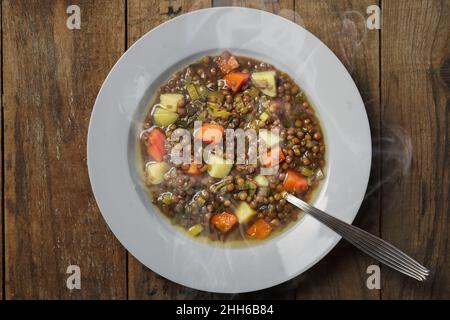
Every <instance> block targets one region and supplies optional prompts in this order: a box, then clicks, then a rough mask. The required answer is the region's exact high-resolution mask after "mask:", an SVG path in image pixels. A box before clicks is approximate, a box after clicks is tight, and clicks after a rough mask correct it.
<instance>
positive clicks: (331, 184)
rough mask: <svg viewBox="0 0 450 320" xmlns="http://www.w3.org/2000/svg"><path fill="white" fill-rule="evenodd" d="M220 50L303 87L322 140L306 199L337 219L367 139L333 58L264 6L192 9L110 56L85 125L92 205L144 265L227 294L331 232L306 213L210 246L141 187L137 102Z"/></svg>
mask: <svg viewBox="0 0 450 320" xmlns="http://www.w3.org/2000/svg"><path fill="white" fill-rule="evenodd" d="M222 49H229V50H230V51H232V52H233V53H237V54H243V55H247V56H252V57H255V58H260V59H262V60H265V61H267V62H269V63H272V64H274V65H275V66H277V67H278V68H279V69H281V70H283V71H286V72H288V74H290V75H291V76H292V77H293V78H295V80H296V81H297V82H298V83H299V84H300V86H301V87H302V88H303V89H304V91H305V92H306V93H307V95H308V96H309V98H310V100H311V101H312V103H313V104H314V106H315V108H316V111H317V113H318V116H319V119H320V120H321V124H322V128H323V130H324V135H325V138H326V143H327V174H326V180H325V181H324V182H323V185H322V188H321V190H320V192H319V194H318V195H317V197H316V200H315V203H314V204H315V206H317V207H318V208H320V209H322V210H325V211H326V212H329V213H331V214H333V215H335V216H336V217H338V218H340V219H342V220H344V221H346V222H352V221H353V219H354V218H355V216H356V213H357V211H358V209H359V207H360V204H361V201H362V200H363V197H364V193H365V190H366V187H367V182H368V178H369V171H370V162H371V139H370V129H369V124H368V120H367V115H366V112H365V108H364V104H363V101H362V99H361V96H360V94H359V92H358V90H357V88H356V86H355V84H354V83H353V81H352V78H351V77H350V75H349V74H348V72H347V71H346V69H345V68H344V66H343V65H342V63H341V62H340V61H339V60H338V59H337V58H336V56H335V55H334V54H333V53H332V52H331V51H330V50H329V49H328V48H327V47H326V46H325V45H324V44H323V43H322V42H321V41H320V40H318V39H317V38H316V37H315V36H313V35H312V34H311V33H309V32H308V31H306V30H305V29H303V28H301V27H300V26H298V25H296V24H294V23H292V22H290V21H288V20H286V19H284V18H281V17H279V16H277V15H274V14H271V13H267V12H263V11H259V10H253V9H245V8H214V9H205V10H200V11H195V12H192V13H189V14H186V15H182V16H180V17H178V18H175V19H173V20H170V21H169V22H166V23H164V24H162V25H160V26H159V27H157V28H156V29H154V30H152V31H151V32H149V33H147V34H146V35H145V36H143V37H142V38H141V39H140V40H139V41H138V42H136V44H134V45H133V46H132V47H131V48H130V49H129V50H128V51H127V52H126V53H125V54H124V55H123V56H122V57H121V58H120V60H119V61H118V62H117V63H116V65H115V66H114V68H113V69H112V70H111V72H110V74H109V75H108V77H107V78H106V80H105V83H104V84H103V86H102V88H101V90H100V92H99V94H98V97H97V100H96V102H95V106H94V110H93V112H92V118H91V122H90V125H89V136H88V167H89V177H90V179H91V184H92V189H93V191H94V195H95V198H96V200H97V203H98V206H99V207H100V210H101V212H102V214H103V216H104V218H105V220H106V222H107V223H108V225H109V227H110V228H111V230H112V231H113V232H114V234H115V235H116V237H117V238H118V239H119V240H120V242H121V243H122V244H123V245H124V247H125V248H126V249H127V250H128V251H129V252H130V253H131V254H132V255H133V256H135V257H136V258H137V259H138V260H139V261H141V262H142V263H143V264H145V265H146V266H147V267H148V268H150V269H151V270H153V271H154V272H156V273H158V274H160V275H161V276H163V277H165V278H167V279H170V280H172V281H174V282H177V283H180V284H182V285H185V286H188V287H191V288H195V289H199V290H205V291H212V292H222V293H237V292H247V291H254V290H259V289H263V288H267V287H271V286H274V285H276V284H279V283H281V282H284V281H287V280H289V279H291V278H293V277H295V276H297V275H299V274H300V273H302V272H304V271H305V270H307V269H308V268H310V267H311V266H312V265H314V264H315V263H316V262H318V261H319V260H320V259H321V258H323V257H324V256H325V255H326V254H327V253H328V252H329V251H330V250H331V249H332V248H333V247H334V246H335V245H336V243H337V242H338V241H339V239H340V237H339V236H337V235H336V234H335V233H333V232H332V231H330V230H329V229H328V228H327V227H325V226H324V225H322V224H320V223H319V222H317V221H315V220H314V219H313V218H311V217H309V216H307V217H305V218H304V219H302V220H301V221H300V222H299V223H297V224H296V225H295V226H293V227H292V228H290V229H289V230H287V231H286V232H284V233H282V234H280V235H279V236H277V237H275V238H273V239H271V240H269V241H266V242H262V243H261V244H258V245H254V246H242V247H234V248H233V247H231V248H230V247H228V248H227V247H218V246H212V245H208V244H206V243H201V242H199V241H196V240H193V239H190V238H188V237H187V236H185V235H184V234H182V233H180V232H179V231H177V230H176V229H175V228H173V227H172V226H170V225H169V224H168V223H167V222H166V221H165V220H164V219H163V218H162V217H161V215H160V214H159V213H158V212H157V211H156V210H155V208H154V207H152V205H151V204H150V202H149V200H148V199H147V198H146V197H145V196H144V195H143V192H142V188H141V185H140V184H139V179H138V178H137V177H136V165H135V153H134V148H135V141H136V134H137V133H136V127H137V125H138V124H139V120H140V119H141V118H142V114H143V112H144V111H145V109H146V107H145V106H146V103H147V101H148V100H149V99H150V98H151V96H152V93H153V92H154V90H155V89H156V88H157V87H158V86H159V85H160V84H161V83H162V81H163V80H166V79H167V77H168V75H169V74H170V73H172V72H173V71H175V70H177V69H179V68H181V67H182V66H185V65H186V64H188V63H189V62H190V61H193V60H195V59H197V58H198V57H200V56H202V55H204V54H206V53H211V52H214V53H216V52H220V50H222ZM105 245H108V244H105ZM343 258H345V257H343Z"/></svg>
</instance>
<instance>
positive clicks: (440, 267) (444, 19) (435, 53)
mask: <svg viewBox="0 0 450 320" xmlns="http://www.w3.org/2000/svg"><path fill="white" fill-rule="evenodd" d="M382 6H383V7H382V10H383V12H384V19H383V23H384V25H383V28H382V30H383V33H382V37H381V73H382V75H383V76H382V81H381V105H382V110H381V117H382V123H383V125H384V127H386V128H387V129H388V130H389V129H390V133H391V134H393V135H397V136H400V138H401V139H404V140H406V141H407V142H408V143H410V145H409V144H404V146H405V148H409V147H410V151H411V163H410V165H409V166H408V167H404V168H402V169H403V170H402V172H401V173H400V174H397V175H396V177H395V179H390V180H388V181H387V183H386V184H384V185H383V187H382V206H381V208H382V220H381V221H382V222H381V234H382V236H383V237H384V238H385V239H386V240H388V241H391V242H393V243H395V244H397V245H398V246H399V247H400V248H403V249H404V250H405V251H406V252H410V253H414V255H415V257H417V259H418V260H419V261H424V262H425V263H426V264H427V265H428V266H429V267H430V268H431V270H433V274H432V276H431V279H430V281H428V282H426V283H425V284H418V283H416V282H414V281H411V282H410V281H407V280H406V279H405V278H403V277H398V276H397V275H396V274H395V272H392V271H391V270H387V269H386V270H384V269H383V275H384V277H383V278H382V279H383V284H382V286H383V288H384V290H383V291H382V295H383V298H386V299H399V298H405V299H429V298H434V299H436V298H442V297H444V296H445V297H447V298H449V295H450V283H449V278H448V276H449V271H450V264H449V260H448V256H447V252H448V231H449V211H450V210H449V209H450V208H449V202H450V194H449V192H450V191H449V190H450V184H449V182H450V176H449V175H450V162H449V155H450V153H449V150H450V149H449V145H450V142H449V132H450V131H449V116H450V113H449V111H450V109H449V106H450V100H449V98H450V95H449V93H450V82H449V78H448V73H449V64H450V43H449V40H450V39H449V30H450V19H449V17H450V2H449V1H407V0H402V1H383V2H382ZM443 74H447V78H446V81H445V80H444V78H443V76H442V75H443ZM386 158H387V159H384V160H386V161H383V167H382V172H383V173H384V174H389V173H390V170H391V169H392V168H391V166H392V163H393V162H396V161H397V159H392V158H389V157H386Z"/></svg>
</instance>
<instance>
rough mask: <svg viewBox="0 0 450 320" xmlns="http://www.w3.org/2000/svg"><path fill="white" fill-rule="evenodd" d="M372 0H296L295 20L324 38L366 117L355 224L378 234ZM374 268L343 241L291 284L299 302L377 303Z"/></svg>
mask: <svg viewBox="0 0 450 320" xmlns="http://www.w3.org/2000/svg"><path fill="white" fill-rule="evenodd" d="M372 4H377V1H373V0H362V1H359V0H351V1H350V0H349V1H331V0H329V1H312V0H307V1H296V2H295V12H296V16H295V19H296V22H297V23H299V24H300V25H302V26H304V27H305V28H306V29H307V30H309V31H310V32H312V33H313V34H314V35H316V36H317V37H318V38H319V39H320V40H322V41H323V42H324V43H325V44H326V45H327V46H328V47H329V48H330V49H331V50H332V51H333V52H334V53H335V54H336V55H337V57H338V58H339V59H340V60H341V61H342V62H343V63H344V65H345V67H346V68H347V70H348V71H349V72H350V74H351V75H352V77H353V80H354V81H355V83H356V85H357V87H358V89H359V91H360V93H361V95H362V97H363V100H364V103H365V106H366V110H367V113H368V117H369V122H370V127H371V134H372V141H373V149H374V155H375V157H374V159H373V161H372V172H371V178H370V185H369V188H368V193H367V195H368V196H367V198H366V199H365V201H364V203H363V206H362V207H361V209H360V211H359V213H358V216H357V218H356V220H355V222H354V224H355V225H357V226H359V227H361V228H363V229H365V230H367V231H369V232H371V233H374V234H379V217H380V206H379V203H380V195H379V188H378V187H379V182H380V158H379V157H378V156H376V155H377V154H378V153H377V151H378V150H379V141H380V104H379V87H378V86H379V58H378V55H379V32H378V31H377V30H368V29H367V28H366V17H367V15H366V9H367V7H368V6H369V5H372ZM372 264H377V263H376V262H375V261H374V260H372V259H370V258H368V257H366V256H365V255H364V254H362V253H360V252H359V251H358V250H357V249H355V248H354V247H352V246H351V245H349V244H348V243H346V242H343V241H341V242H340V243H339V244H338V245H337V246H336V248H334V249H333V251H332V252H331V253H330V254H329V255H327V256H326V257H325V258H324V259H323V260H322V261H320V262H319V263H318V264H317V265H316V266H314V267H313V268H311V269H310V270H309V271H307V272H306V273H304V274H303V275H301V276H299V277H298V278H297V279H295V280H294V282H295V283H296V286H297V287H298V289H297V298H299V299H378V298H379V296H380V294H379V291H378V290H368V289H367V287H366V279H367V277H368V275H367V274H366V269H367V267H368V266H369V265H372Z"/></svg>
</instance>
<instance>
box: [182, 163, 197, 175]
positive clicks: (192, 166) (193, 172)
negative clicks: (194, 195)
mask: <svg viewBox="0 0 450 320" xmlns="http://www.w3.org/2000/svg"><path fill="white" fill-rule="evenodd" d="M184 172H185V173H186V174H189V175H191V176H198V175H199V174H201V172H200V170H199V169H198V167H197V165H196V164H195V163H190V164H189V168H188V169H187V170H185V171H184Z"/></svg>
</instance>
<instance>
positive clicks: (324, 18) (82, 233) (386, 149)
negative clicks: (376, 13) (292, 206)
mask: <svg viewBox="0 0 450 320" xmlns="http://www.w3.org/2000/svg"><path fill="white" fill-rule="evenodd" d="M72 4H76V5H78V6H79V7H80V8H81V29H79V30H77V29H75V30H69V29H68V28H67V27H66V20H67V18H68V16H69V15H68V14H67V13H66V9H67V7H68V6H69V5H72ZM373 4H376V5H378V6H379V7H381V17H382V25H381V30H376V29H375V30H370V29H368V28H366V26H365V23H366V19H367V18H368V16H369V14H367V13H366V10H367V7H368V6H370V5H373ZM224 5H241V6H249V7H255V8H260V9H263V10H267V11H272V12H274V13H277V14H280V15H282V16H284V17H286V18H288V19H291V20H293V21H295V22H296V23H299V24H300V25H302V26H304V27H305V28H306V29H308V30H309V31H311V32H312V33H314V34H315V35H316V36H318V37H319V38H320V39H321V40H322V41H323V42H324V43H325V44H326V45H327V46H329V47H330V48H331V49H332V50H333V51H334V53H335V54H336V55H337V56H338V57H339V58H340V60H341V61H342V62H343V63H344V64H345V66H346V67H347V69H348V70H349V72H350V73H351V75H352V77H353V79H354V80H355V82H356V84H357V86H358V88H359V90H360V92H361V94H362V96H363V99H364V101H365V105H366V109H367V113H368V115H369V120H370V125H371V130H372V139H373V148H374V154H373V170H372V175H371V183H370V186H369V189H368V193H367V198H366V200H365V201H364V204H363V207H362V208H361V210H360V212H359V214H358V218H357V220H356V221H355V224H356V225H358V226H359V227H362V228H364V229H366V230H368V231H370V232H372V233H375V234H378V235H381V236H382V237H383V238H384V239H386V240H388V241H391V242H392V243H394V244H395V245H397V246H398V247H400V248H402V249H404V250H405V251H406V252H408V253H410V254H412V256H414V257H415V258H416V259H417V260H418V261H421V262H424V263H425V264H426V265H427V266H428V267H430V269H431V270H433V274H432V275H431V277H430V280H429V281H428V282H426V283H417V282H415V281H414V280H410V279H408V278H406V277H404V276H402V275H400V274H398V273H397V272H393V271H391V270H389V269H387V268H384V267H381V290H376V289H375V290H369V289H368V288H367V286H366V280H367V277H368V276H369V275H368V274H367V273H366V269H367V267H368V266H369V265H373V264H376V263H375V261H373V260H372V259H370V258H368V257H366V256H365V255H364V254H361V253H359V252H358V251H357V250H356V249H354V248H353V247H351V246H350V245H348V244H347V243H345V242H341V243H339V245H338V246H337V247H336V248H335V249H334V250H333V251H332V252H331V253H330V254H328V256H327V257H325V258H324V259H323V260H322V261H320V263H318V264H317V265H316V266H314V267H313V268H311V269H310V270H308V271H307V272H306V273H304V274H303V275H301V276H299V277H297V278H296V279H294V280H292V281H289V282H287V283H284V284H282V285H279V286H277V287H274V288H271V289H268V290H264V291H261V292H255V293H250V294H243V295H237V296H228V295H217V294H211V293H205V292H199V291H195V290H192V289H189V288H185V287H182V286H179V285H177V284H175V283H172V282H170V281H168V280H165V279H163V278H161V277H159V276H158V275H156V274H155V273H153V272H151V271H150V270H148V269H147V268H146V267H145V266H143V265H142V264H140V263H139V262H138V261H136V259H134V258H133V257H132V256H131V255H130V254H128V253H127V251H126V250H125V249H124V248H123V247H122V246H121V245H120V244H119V242H118V241H117V240H116V238H115V237H114V236H113V235H112V233H111V231H110V230H109V229H108V227H107V225H106V224H105V222H104V220H103V218H102V216H101V214H100V212H99V210H98V208H97V206H96V202H95V199H94V197H93V195H92V192H91V188H90V184H89V178H88V173H87V168H86V135H87V131H88V122H89V118H90V114H91V110H92V106H93V104H94V99H95V97H96V95H97V93H98V90H99V88H100V86H101V84H102V82H103V80H104V79H105V76H106V75H107V73H108V72H109V70H110V68H111V67H112V66H113V65H114V63H115V62H116V61H117V59H118V58H119V57H120V56H121V55H122V54H123V52H124V51H125V50H126V49H127V48H128V47H129V46H130V45H131V44H133V42H135V41H136V40H137V39H138V38H139V37H141V36H142V35H143V34H144V33H146V32H147V31H149V30H150V29H152V28H154V27H156V26H157V25H159V24H160V23H162V22H164V21H166V20H169V19H171V18H172V17H174V16H176V15H179V14H182V13H185V12H187V11H191V10H195V9H199V8H205V7H210V6H224ZM1 17H2V18H1V20H2V24H1V34H2V42H1V44H2V48H1V49H2V50H1V54H2V58H3V59H2V69H1V70H2V93H3V95H2V119H1V120H2V131H1V132H0V135H1V141H2V153H1V155H2V162H1V165H2V173H3V174H2V176H1V177H0V179H1V180H2V186H3V188H2V197H3V201H2V216H3V219H2V221H0V225H1V229H2V230H3V233H2V238H1V241H2V242H3V245H2V246H0V250H1V251H0V256H1V257H3V259H2V264H1V265H0V268H1V269H0V271H1V272H2V274H3V277H2V279H0V284H1V287H2V288H3V291H2V292H0V296H1V297H2V298H3V299H29V298H31V299H36V298H41V299H60V298H64V299H80V298H83V299H97V298H100V299H168V298H176V299H184V298H202V299H207V298H237V297H238V298H241V297H244V298H297V299H316V298H322V299H413V298H419V299H429V298H438V299H444V298H446V299H448V298H450V283H449V271H450V265H449V260H448V254H447V253H448V247H449V238H448V230H449V200H450V199H449V181H450V177H449V174H450V168H449V159H450V157H449V156H450V154H449V150H450V148H449V146H450V143H449V139H450V136H449V133H450V130H449V115H450V113H449V107H450V90H449V86H450V45H449V30H450V1H448V0H442V1H438V0H436V1H432V0H429V1H425V0H424V1H409V0H401V1H400V0H346V1H344V0H342V1H331V0H330V1H314V0H301V1H293V0H280V1H273V0H264V1H263V0H261V1H218V0H214V1H211V0H198V1H188V0H182V1H179V0H177V1H175V0H172V1H154V0H152V1H146V0H128V1H126V0H113V1H111V0H95V1H81V0H70V1H69V0H67V1H62V0H61V1H56V0H55V1H50V0H46V1H43V0H33V1H31V0H27V1H25V0H22V1H17V0H3V1H2V11H1ZM69 265H78V266H80V268H81V279H82V281H81V286H82V287H81V289H80V290H76V289H75V290H69V289H67V287H66V279H67V277H68V274H66V270H67V267H68V266H69Z"/></svg>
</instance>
